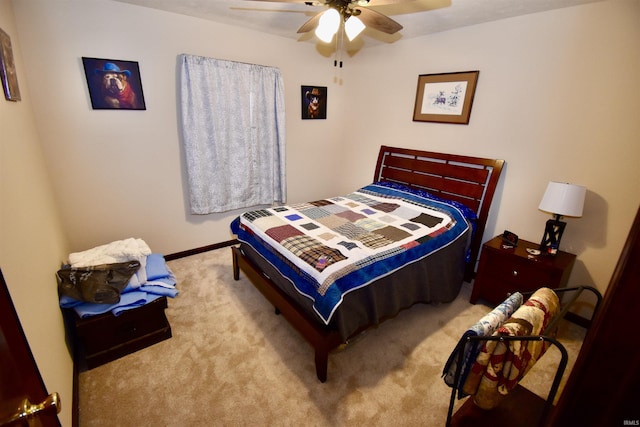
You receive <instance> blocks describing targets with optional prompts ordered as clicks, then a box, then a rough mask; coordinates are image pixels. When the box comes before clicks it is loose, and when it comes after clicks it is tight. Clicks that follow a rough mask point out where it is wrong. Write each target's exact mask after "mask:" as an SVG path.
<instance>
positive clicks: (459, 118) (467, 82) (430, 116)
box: [413, 71, 480, 125]
mask: <svg viewBox="0 0 640 427" xmlns="http://www.w3.org/2000/svg"><path fill="white" fill-rule="evenodd" d="M479 74H480V71H465V72H459V73H443V74H421V75H420V76H418V91H417V93H416V105H415V107H414V109H413V121H414V122H437V123H456V124H464V125H466V124H469V116H470V115H471V106H472V105H473V96H474V94H475V92H476V84H477V83H478V75H479Z"/></svg>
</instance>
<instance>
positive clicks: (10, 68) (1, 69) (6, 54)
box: [0, 28, 22, 101]
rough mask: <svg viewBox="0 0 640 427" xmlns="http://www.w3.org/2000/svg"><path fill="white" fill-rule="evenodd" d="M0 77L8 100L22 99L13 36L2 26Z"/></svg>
mask: <svg viewBox="0 0 640 427" xmlns="http://www.w3.org/2000/svg"><path fill="white" fill-rule="evenodd" d="M0 79H1V80H2V89H4V97H5V99H6V100H7V101H20V100H21V99H22V98H21V97H20V88H19V87H18V75H17V74H16V66H15V63H14V60H13V48H12V47H11V38H10V37H9V34H7V33H5V32H4V30H3V29H2V28H0Z"/></svg>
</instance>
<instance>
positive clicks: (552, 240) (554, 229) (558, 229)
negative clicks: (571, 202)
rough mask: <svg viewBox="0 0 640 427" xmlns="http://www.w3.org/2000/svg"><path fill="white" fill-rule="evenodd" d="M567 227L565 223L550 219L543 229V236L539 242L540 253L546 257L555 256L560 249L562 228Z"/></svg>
mask: <svg viewBox="0 0 640 427" xmlns="http://www.w3.org/2000/svg"><path fill="white" fill-rule="evenodd" d="M566 226H567V223H566V222H563V221H560V220H559V219H550V220H548V221H547V224H546V226H545V228H544V236H543V237H542V242H540V252H542V253H543V254H547V255H555V254H556V253H558V248H559V247H560V239H561V238H562V233H564V228H565V227H566Z"/></svg>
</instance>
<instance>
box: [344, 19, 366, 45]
mask: <svg viewBox="0 0 640 427" xmlns="http://www.w3.org/2000/svg"><path fill="white" fill-rule="evenodd" d="M364 28H365V25H364V24H363V23H362V21H361V20H360V18H357V17H355V16H353V15H352V16H350V17H349V19H347V22H345V23H344V32H345V33H347V38H349V41H352V40H353V39H355V38H356V37H358V34H360V33H361V32H362V30H364Z"/></svg>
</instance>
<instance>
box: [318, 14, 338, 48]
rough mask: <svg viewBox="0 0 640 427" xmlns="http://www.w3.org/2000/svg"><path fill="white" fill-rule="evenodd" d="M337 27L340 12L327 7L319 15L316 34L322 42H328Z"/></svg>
mask: <svg viewBox="0 0 640 427" xmlns="http://www.w3.org/2000/svg"><path fill="white" fill-rule="evenodd" d="M338 28H340V13H339V12H338V11H337V10H336V9H333V8H329V9H327V11H325V12H324V13H323V14H322V16H320V21H319V22H318V28H316V36H318V38H319V39H320V40H322V41H323V42H325V43H329V42H331V39H333V36H334V35H335V34H336V33H337V32H338Z"/></svg>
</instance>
